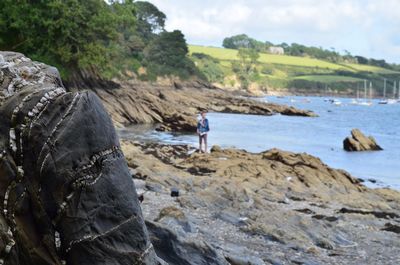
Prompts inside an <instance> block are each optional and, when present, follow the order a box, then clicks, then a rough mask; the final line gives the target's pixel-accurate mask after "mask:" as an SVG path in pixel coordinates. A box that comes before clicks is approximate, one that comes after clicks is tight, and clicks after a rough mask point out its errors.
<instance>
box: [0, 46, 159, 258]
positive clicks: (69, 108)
mask: <svg viewBox="0 0 400 265" xmlns="http://www.w3.org/2000/svg"><path fill="white" fill-rule="evenodd" d="M0 119H1V123H0V124H1V125H0V149H1V150H0V151H1V153H0V160H1V161H0V207H1V210H2V211H1V214H0V223H1V226H0V253H1V254H0V255H1V256H0V264H13V265H14V264H15V265H17V264H18V265H25V264H26V265H28V264H29V265H38V264H40V265H46V264H48V265H50V264H51V265H54V264H56V265H58V264H68V265H75V264H76V265H78V264H79V265H85V264H91V265H95V264H108V265H120V264H158V263H159V262H158V261H157V259H158V258H157V256H156V255H155V252H154V249H153V245H152V244H151V243H150V241H149V236H148V233H147V229H146V226H145V224H144V220H143V217H142V212H141V209H140V206H139V202H138V198H137V194H136V191H135V187H134V184H133V182H132V180H131V175H130V173H129V170H128V167H127V165H126V162H125V158H124V155H123V154H122V151H121V149H120V145H119V141H118V137H117V136H116V133H115V131H114V127H113V124H112V122H111V119H110V118H109V116H108V115H107V113H106V111H105V110H104V108H103V106H102V103H101V101H100V100H99V99H98V97H97V96H96V95H95V94H93V93H91V92H80V93H69V92H67V91H66V90H65V89H64V87H63V86H62V83H61V80H60V77H59V74H58V71H57V69H55V68H53V67H49V66H47V65H44V64H42V63H38V62H32V61H31V60H30V59H28V58H26V57H25V56H23V55H22V54H19V53H12V52H0Z"/></svg>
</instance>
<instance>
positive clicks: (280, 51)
mask: <svg viewBox="0 0 400 265" xmlns="http://www.w3.org/2000/svg"><path fill="white" fill-rule="evenodd" d="M268 52H269V53H272V54H279V55H283V54H285V51H284V50H283V48H282V47H277V46H271V47H269V48H268Z"/></svg>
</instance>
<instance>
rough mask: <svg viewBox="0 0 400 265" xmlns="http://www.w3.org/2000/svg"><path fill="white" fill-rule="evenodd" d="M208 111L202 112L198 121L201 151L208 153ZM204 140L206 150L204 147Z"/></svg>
mask: <svg viewBox="0 0 400 265" xmlns="http://www.w3.org/2000/svg"><path fill="white" fill-rule="evenodd" d="M206 114H207V112H206V111H202V112H201V118H200V120H199V121H198V123H197V134H198V135H199V152H200V153H202V152H204V153H207V134H208V132H209V131H210V126H209V124H208V119H207V118H206ZM203 142H204V151H203V148H202V145H203Z"/></svg>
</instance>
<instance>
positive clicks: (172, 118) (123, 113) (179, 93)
mask: <svg viewBox="0 0 400 265" xmlns="http://www.w3.org/2000/svg"><path fill="white" fill-rule="evenodd" d="M120 86H121V87H120V88H119V89H108V90H105V89H96V90H94V92H95V93H96V94H97V95H98V96H99V97H100V98H101V99H102V101H103V104H104V106H105V107H106V109H107V111H108V113H110V115H111V117H112V119H113V121H114V124H115V125H116V126H119V127H123V126H126V125H131V124H143V123H147V124H150V123H160V124H161V126H160V127H159V130H162V131H191V132H195V131H196V124H197V121H196V116H197V114H198V113H199V111H201V110H208V111H210V112H224V113H241V114H258V115H273V114H277V113H281V114H282V115H290V116H307V117H314V116H316V115H315V113H313V112H312V111H307V110H299V109H296V108H293V107H288V106H284V105H278V104H272V103H265V102H261V101H258V100H252V99H249V98H246V97H239V96H238V95H235V94H233V93H231V92H228V91H224V90H219V89H215V88H210V87H206V86H205V85H204V84H198V83H187V84H181V85H179V86H177V85H176V82H175V83H174V84H165V85H160V84H148V83H143V82H137V81H125V82H122V83H121V84H120ZM177 87H179V88H177Z"/></svg>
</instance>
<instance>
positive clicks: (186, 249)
mask: <svg viewBox="0 0 400 265" xmlns="http://www.w3.org/2000/svg"><path fill="white" fill-rule="evenodd" d="M146 225H147V227H148V230H149V234H150V240H151V242H152V243H153V245H154V248H155V250H156V253H157V255H158V256H159V257H160V258H162V259H163V260H164V261H166V262H168V263H169V264H174V265H229V263H228V262H227V261H226V260H225V258H224V257H223V256H222V255H221V254H219V253H218V252H217V251H216V250H215V249H214V248H213V247H212V246H210V245H209V244H207V243H206V242H204V241H202V240H199V239H197V240H196V239H192V238H182V237H180V236H178V235H177V234H175V233H174V232H173V231H172V230H171V229H169V228H167V227H165V226H163V225H161V224H159V223H156V222H151V221H146Z"/></svg>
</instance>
